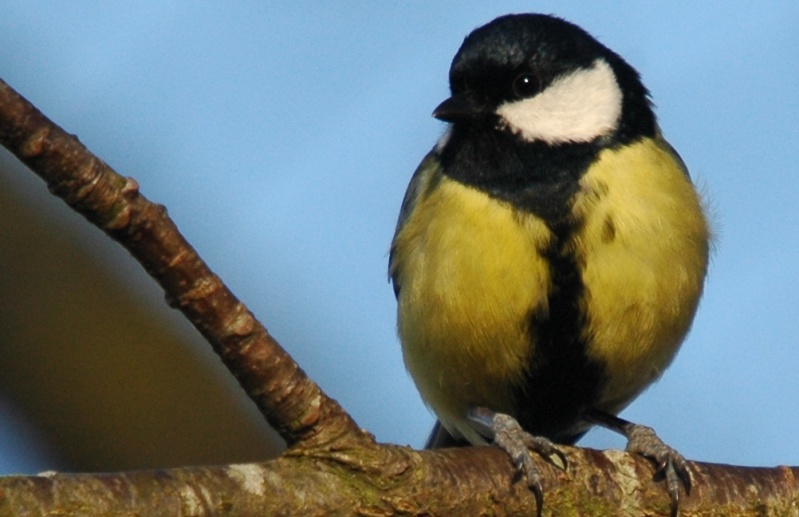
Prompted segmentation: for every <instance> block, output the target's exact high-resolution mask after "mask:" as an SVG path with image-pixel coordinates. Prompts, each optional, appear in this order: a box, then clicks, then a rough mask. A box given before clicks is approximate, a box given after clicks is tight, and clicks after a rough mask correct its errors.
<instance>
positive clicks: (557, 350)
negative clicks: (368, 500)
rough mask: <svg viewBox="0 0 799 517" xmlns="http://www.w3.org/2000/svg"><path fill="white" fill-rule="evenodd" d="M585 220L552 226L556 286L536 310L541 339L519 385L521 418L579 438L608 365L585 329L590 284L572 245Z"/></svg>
mask: <svg viewBox="0 0 799 517" xmlns="http://www.w3.org/2000/svg"><path fill="white" fill-rule="evenodd" d="M579 225H580V223H579V222H562V223H560V224H555V225H550V228H551V229H552V231H553V233H554V234H555V235H556V237H557V239H556V240H555V241H554V242H553V243H552V245H551V246H550V247H549V248H547V249H545V250H542V255H543V256H544V257H545V259H546V260H547V261H548V263H549V269H550V274H551V278H552V286H553V287H552V291H551V294H550V296H549V299H548V301H549V311H548V313H547V314H540V313H535V312H533V313H531V314H530V339H531V340H532V341H533V343H534V344H535V353H534V355H533V356H532V358H531V362H530V367H529V370H528V371H527V373H526V375H525V378H524V382H523V384H521V385H519V386H516V387H515V389H514V396H515V399H516V401H517V404H516V406H517V410H516V415H515V416H516V418H517V419H518V420H519V423H520V424H521V425H522V427H523V428H524V429H525V430H527V431H528V432H530V433H533V434H535V435H542V436H546V437H548V438H550V439H552V440H555V441H558V442H567V443H568V442H573V441H575V440H576V439H577V438H579V435H575V431H574V428H575V425H576V424H579V422H580V420H581V415H582V414H583V412H584V411H585V410H586V409H587V408H589V407H591V406H593V404H594V403H595V402H596V401H597V399H598V397H599V394H600V391H601V387H602V383H603V373H604V369H603V368H602V365H601V364H598V363H596V362H595V361H592V360H590V359H589V358H588V356H587V355H586V349H587V346H588V343H587V340H588V339H590V336H587V335H586V334H585V328H586V325H587V315H586V314H585V313H584V310H583V307H584V306H585V304H584V303H582V302H583V298H584V296H585V286H584V284H583V279H582V268H581V267H580V258H579V257H578V256H576V254H575V253H574V252H573V251H570V248H571V246H570V245H569V244H570V242H571V240H572V237H573V236H574V234H575V232H576V231H577V230H578V229H579Z"/></svg>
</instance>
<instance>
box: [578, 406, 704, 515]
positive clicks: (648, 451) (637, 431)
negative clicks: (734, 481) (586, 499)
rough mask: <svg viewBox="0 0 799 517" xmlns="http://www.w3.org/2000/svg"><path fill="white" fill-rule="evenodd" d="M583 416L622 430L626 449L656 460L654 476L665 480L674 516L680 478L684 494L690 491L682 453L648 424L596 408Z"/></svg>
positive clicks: (678, 495) (689, 476) (688, 477)
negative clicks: (633, 421)
mask: <svg viewBox="0 0 799 517" xmlns="http://www.w3.org/2000/svg"><path fill="white" fill-rule="evenodd" d="M586 419H587V420H588V421H589V422H593V423H595V424H599V425H601V426H602V427H605V428H607V429H610V430H612V431H616V432H618V433H621V434H623V435H624V436H625V437H627V448H626V450H627V452H631V453H635V454H640V455H641V456H645V457H647V458H649V459H651V460H652V461H654V462H655V465H656V470H655V479H656V480H665V481H666V490H668V492H669V497H670V498H671V517H676V516H677V514H678V513H679V509H680V482H682V485H683V486H684V487H685V495H689V494H690V493H691V472H690V470H688V462H687V461H686V459H685V457H683V455H682V454H680V453H679V452H677V451H676V450H674V449H672V448H671V447H669V446H668V445H666V444H665V443H664V442H663V440H661V439H660V437H658V435H657V434H655V431H654V429H652V428H651V427H647V426H645V425H639V424H634V423H632V422H628V421H627V420H624V419H623V418H619V417H617V416H615V415H611V414H609V413H605V412H603V411H599V410H592V411H590V412H589V413H588V414H587V415H586Z"/></svg>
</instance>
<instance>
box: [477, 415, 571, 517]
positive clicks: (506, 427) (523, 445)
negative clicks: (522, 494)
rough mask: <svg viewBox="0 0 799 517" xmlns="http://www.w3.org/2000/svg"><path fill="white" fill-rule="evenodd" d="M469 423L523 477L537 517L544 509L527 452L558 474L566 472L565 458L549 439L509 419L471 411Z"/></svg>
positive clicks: (538, 479)
mask: <svg viewBox="0 0 799 517" xmlns="http://www.w3.org/2000/svg"><path fill="white" fill-rule="evenodd" d="M470 419H471V420H473V421H475V422H476V423H478V424H480V425H481V426H483V427H485V428H487V429H489V430H490V431H491V434H493V437H494V444H495V445H496V446H497V447H499V448H500V449H502V450H503V451H505V452H506V453H507V454H508V456H510V457H511V461H513V464H514V465H515V466H516V471H517V473H518V474H520V475H524V476H525V478H526V480H527V486H528V487H529V488H530V491H532V492H533V495H534V496H535V502H536V506H537V508H538V511H537V515H538V517H540V516H541V512H542V509H543V507H544V495H543V494H544V492H543V488H542V487H541V472H540V470H539V468H538V466H537V465H536V464H535V462H534V461H533V458H532V456H531V455H530V452H531V451H532V452H535V453H536V454H538V455H540V456H542V457H543V458H544V459H545V460H547V461H548V462H549V463H551V464H553V465H555V466H557V467H558V468H560V469H562V470H566V469H567V468H568V460H567V459H566V455H565V454H563V452H562V451H561V450H560V449H558V447H557V446H556V445H555V444H554V443H553V442H552V441H550V440H549V439H547V438H544V437H543V436H534V435H532V434H530V433H528V432H527V431H525V430H524V429H522V427H521V426H520V425H519V422H517V421H516V419H515V418H513V417H512V416H510V415H506V414H504V413H494V412H493V411H489V410H486V409H484V408H477V409H475V410H474V411H472V413H471V415H470ZM553 457H557V458H558V460H559V462H560V464H558V462H556V461H554V460H553Z"/></svg>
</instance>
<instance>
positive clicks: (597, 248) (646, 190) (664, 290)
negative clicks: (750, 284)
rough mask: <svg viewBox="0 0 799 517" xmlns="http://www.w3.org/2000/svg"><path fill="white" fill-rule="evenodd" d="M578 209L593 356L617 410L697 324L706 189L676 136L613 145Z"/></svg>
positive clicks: (587, 180)
mask: <svg viewBox="0 0 799 517" xmlns="http://www.w3.org/2000/svg"><path fill="white" fill-rule="evenodd" d="M581 190H582V194H581V195H580V196H578V197H577V198H576V203H575V206H574V213H575V214H576V215H577V216H578V217H581V218H582V219H583V220H584V221H585V223H584V226H583V228H582V230H581V231H580V232H579V233H578V235H577V236H576V237H575V243H574V246H575V248H576V249H579V250H580V251H579V253H580V255H581V257H582V260H581V262H582V263H583V264H584V266H583V271H582V273H581V274H582V279H583V284H584V285H585V290H586V293H585V299H584V300H583V303H584V304H585V308H584V310H585V311H586V312H587V314H588V315H589V318H588V328H587V329H586V330H585V332H586V337H587V338H588V339H587V342H588V343H589V348H588V351H587V352H588V355H589V356H590V357H592V358H594V359H596V360H599V361H601V362H602V363H603V364H604V367H605V371H606V380H607V384H606V385H605V387H604V391H603V395H602V400H601V401H600V406H601V408H602V409H605V410H607V411H612V412H616V411H619V410H621V409H622V408H623V406H625V405H626V404H627V403H628V402H629V401H630V399H631V398H632V397H634V396H635V395H636V394H638V393H639V392H640V391H641V390H642V389H643V388H645V387H646V386H647V385H648V384H649V383H651V382H652V381H653V380H654V379H655V378H657V377H658V376H659V375H660V374H661V373H662V371H663V370H664V369H665V368H666V367H667V366H668V364H669V362H670V361H671V359H672V358H673V356H674V354H675V353H676V351H677V349H678V347H679V345H680V343H681V342H682V340H683V339H684V337H685V334H686V333H687V332H688V329H689V328H690V325H691V321H692V320H693V316H694V313H695V312H696V308H697V304H698V303H699V298H700V296H701V293H702V286H703V282H704V278H705V273H706V271H707V262H708V241H709V228H708V225H707V221H706V219H705V217H704V213H703V210H702V206H701V201H700V198H699V195H698V194H697V192H696V190H695V189H694V187H693V185H692V184H691V182H690V180H689V178H688V176H687V174H686V173H685V171H684V170H683V169H682V168H681V165H680V164H679V162H678V161H677V159H676V157H675V156H674V155H673V154H672V152H671V150H670V148H669V147H668V144H666V143H665V142H662V141H656V140H651V139H644V140H642V141H641V142H639V143H638V144H635V145H632V146H628V147H625V148H622V149H621V150H618V151H612V150H606V151H603V153H602V154H601V155H600V157H599V160H598V161H597V163H596V164H595V165H594V166H592V167H591V168H590V170H589V171H588V173H587V174H586V175H585V176H584V177H583V179H582V181H581Z"/></svg>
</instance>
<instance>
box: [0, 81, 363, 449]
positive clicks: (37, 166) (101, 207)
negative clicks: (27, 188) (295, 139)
mask: <svg viewBox="0 0 799 517" xmlns="http://www.w3.org/2000/svg"><path fill="white" fill-rule="evenodd" d="M0 143H1V144H2V145H3V146H5V147H6V148H8V149H9V150H10V151H11V152H12V153H13V154H14V155H16V156H17V158H19V159H20V161H22V162H23V163H25V165H27V166H28V167H29V168H30V169H31V170H32V171H33V172H35V173H36V174H37V175H39V176H40V177H41V178H42V179H43V180H44V181H45V182H46V183H47V187H48V188H49V189H50V191H51V192H52V193H53V194H55V195H56V196H58V197H60V198H62V199H63V200H64V201H65V202H66V203H67V204H68V205H69V206H70V207H72V208H73V209H74V210H76V211H77V212H79V213H80V214H81V215H83V216H84V217H86V218H87V219H88V220H89V221H91V222H92V223H94V224H95V225H96V226H98V227H99V228H100V229H102V230H103V231H104V232H106V233H107V234H108V235H109V236H111V237H112V238H113V239H115V240H116V241H118V242H119V243H120V244H121V245H122V246H124V247H125V249H127V250H128V251H129V252H130V254H131V255H133V257H134V258H135V259H136V260H138V261H139V263H140V264H141V265H142V266H144V268H145V269H146V270H147V271H148V273H150V275H151V276H152V277H153V278H155V280H156V281H157V282H158V283H159V284H160V285H161V287H162V288H163V289H164V291H165V292H166V296H167V300H168V301H169V302H170V304H171V305H173V306H174V307H176V308H177V309H179V310H180V311H181V312H182V313H183V314H184V315H185V316H186V318H188V320H189V321H190V322H191V323H192V324H193V325H194V326H195V327H196V328H197V330H199V331H200V332H201V333H202V334H203V336H205V338H206V339H207V340H208V342H209V343H210V344H211V346H213V348H214V350H215V351H216V353H217V354H218V355H219V356H220V357H221V358H222V361H223V362H224V363H225V365H227V367H228V369H230V371H231V372H232V373H233V375H235V376H236V378H237V379H238V381H239V383H240V384H241V386H242V387H243V388H244V390H245V391H246V392H247V395H249V397H250V398H251V399H252V400H253V401H254V402H255V403H256V404H257V405H258V407H259V408H260V410H261V412H262V413H263V414H264V416H265V417H266V419H267V420H268V421H269V423H270V424H271V425H272V426H273V427H274V428H275V429H276V430H277V431H278V433H280V435H281V436H282V437H283V438H284V439H285V440H286V442H287V443H288V444H289V446H292V445H294V444H296V443H297V442H300V441H310V442H313V443H327V442H330V441H333V440H335V439H339V438H341V437H344V436H346V437H349V438H348V439H365V438H366V435H365V434H364V433H363V432H362V431H361V430H360V429H359V428H358V426H357V425H356V424H355V422H354V421H353V420H352V419H351V418H350V416H349V415H348V414H347V413H345V412H344V410H343V409H342V408H341V407H340V406H339V405H338V403H337V402H336V401H334V400H332V399H331V398H329V397H328V396H327V395H325V394H324V393H323V392H322V390H321V389H320V388H319V386H317V385H316V384H315V383H314V382H313V381H311V380H310V379H309V378H308V377H307V375H306V374H305V372H303V371H302V369H301V368H300V367H299V366H298V365H297V363H296V362H295V361H294V360H293V359H292V358H291V356H289V354H288V353H287V352H286V351H285V350H283V348H281V347H280V345H279V344H278V343H277V341H275V340H274V339H273V338H272V336H270V335H269V333H268V332H267V330H266V328H265V327H264V326H263V325H262V324H261V323H260V322H259V321H257V320H256V319H255V317H254V316H253V315H252V313H251V312H250V311H249V310H248V309H247V307H246V306H245V305H244V304H243V303H241V302H240V301H239V300H238V299H237V298H236V297H235V296H234V295H233V293H231V292H230V290H229V289H228V288H227V287H226V286H225V285H224V284H223V283H222V281H221V280H220V279H219V277H217V276H216V275H215V274H214V273H213V272H212V271H211V270H210V269H209V268H208V265H207V264H205V262H203V260H202V259H201V258H200V257H199V256H198V255H197V252H196V251H195V250H194V248H192V247H191V245H189V243H188V242H187V241H186V240H185V239H184V238H183V236H182V235H181V234H180V232H179V231H178V229H177V227H176V226H175V223H174V222H172V220H171V219H170V218H169V217H168V216H167V213H166V209H165V208H164V207H163V206H161V205H158V204H155V203H152V202H150V201H149V200H147V198H145V197H144V196H143V195H141V194H140V193H139V189H138V185H137V183H136V181H135V180H134V179H132V178H124V177H122V176H120V175H119V174H117V173H116V172H114V171H113V170H112V169H111V167H109V166H108V165H107V164H106V163H105V162H103V161H102V160H100V159H99V158H97V157H96V156H94V155H93V154H91V153H90V152H89V151H88V150H87V149H86V148H85V147H84V146H83V145H82V144H81V143H80V142H79V141H78V139H77V138H76V137H75V136H73V135H69V134H67V133H66V132H65V131H64V130H63V129H61V128H60V127H58V126H57V125H56V124H55V123H53V122H52V121H50V120H49V119H47V118H46V117H45V116H44V115H43V114H42V113H41V112H40V111H39V110H37V109H36V108H35V107H34V106H32V105H31V104H30V103H29V102H28V101H27V100H26V99H24V98H22V96H20V95H19V94H18V93H16V92H15V91H14V90H13V89H11V87H9V86H8V85H7V84H6V83H5V82H3V81H2V80H0Z"/></svg>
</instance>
